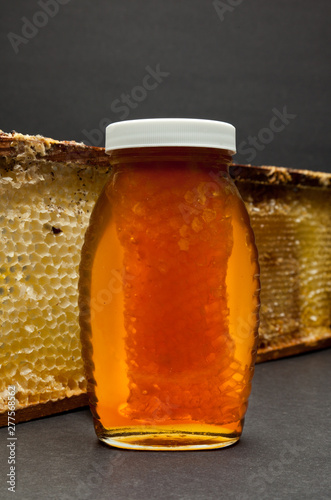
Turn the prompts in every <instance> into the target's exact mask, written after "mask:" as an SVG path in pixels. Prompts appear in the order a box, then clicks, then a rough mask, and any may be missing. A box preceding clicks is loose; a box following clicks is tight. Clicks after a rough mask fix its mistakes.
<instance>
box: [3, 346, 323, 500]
mask: <svg viewBox="0 0 331 500" xmlns="http://www.w3.org/2000/svg"><path fill="white" fill-rule="evenodd" d="M330 362H331V350H330V349H329V350H325V351H320V352H316V353H310V354H306V355H302V356H297V357H294V358H290V359H284V360H278V361H274V362H269V363H264V364H261V365H258V366H257V368H256V374H255V377H254V383H253V392H252V396H251V399H250V407H249V410H248V414H247V419H246V426H245V429H244V433H243V437H242V438H241V440H240V441H239V443H238V444H237V445H235V446H232V447H229V448H225V449H223V450H210V451H191V452H143V451H125V450H117V449H115V448H110V447H107V446H105V445H103V444H101V443H99V442H98V440H97V438H96V436H95V434H94V429H93V425H92V421H91V417H90V414H89V411H88V410H80V411H76V412H71V413H67V414H64V415H59V416H55V417H49V418H44V419H40V420H37V421H33V422H27V423H24V424H20V425H19V426H18V427H17V437H18V447H17V459H18V472H17V493H16V495H15V498H16V499H19V500H21V499H24V500H30V499H31V500H35V499H37V498H38V499H41V500H44V499H45V500H47V499H56V500H69V499H96V500H103V499H114V500H115V499H116V500H122V499H123V500H131V499H132V500H149V499H152V500H154V499H157V500H158V499H165V500H166V499H176V500H177V499H178V500H179V499H185V500H186V499H187V500H202V499H208V500H209V499H211V500H213V499H215V500H216V499H217V500H220V499H230V500H231V499H234V500H244V499H264V498H268V499H312V498H313V499H319V500H320V499H322V500H327V499H329V498H330V491H331V480H330V473H329V472H330V470H329V467H330V459H331V452H330V450H331V442H330V416H331V415H330V402H331V401H330V399H331V398H330ZM6 437H7V429H6V428H3V429H1V430H0V442H1V452H2V456H3V459H2V462H1V480H2V484H1V490H0V497H1V498H3V499H7V498H14V497H13V494H6V487H5V475H6V473H7V468H8V466H7V464H6V463H5V461H6V451H4V450H5V443H6ZM3 452H4V453H3Z"/></svg>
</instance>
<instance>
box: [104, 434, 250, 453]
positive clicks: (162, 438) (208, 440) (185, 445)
mask: <svg viewBox="0 0 331 500" xmlns="http://www.w3.org/2000/svg"><path fill="white" fill-rule="evenodd" d="M98 438H99V439H100V441H102V442H103V443H105V444H107V445H109V446H114V447H116V448H124V449H129V450H152V451H153V450H154V451H157V450H160V451H162V450H163V451H177V450H178V451H184V450H207V449H215V448H225V447H226V446H231V445H233V444H235V443H236V442H237V441H238V440H239V438H240V436H239V435H232V436H230V435H229V436H223V435H208V434H207V433H202V434H198V433H185V432H178V431H177V432H166V433H163V432H162V433H161V432H142V433H137V432H135V433H125V434H122V435H116V436H114V433H112V432H107V430H105V432H103V433H102V434H101V435H98Z"/></svg>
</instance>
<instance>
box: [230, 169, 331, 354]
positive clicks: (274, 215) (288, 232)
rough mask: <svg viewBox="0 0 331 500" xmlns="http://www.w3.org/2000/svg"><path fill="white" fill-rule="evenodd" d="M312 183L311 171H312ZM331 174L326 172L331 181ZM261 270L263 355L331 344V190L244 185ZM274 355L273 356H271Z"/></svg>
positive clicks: (279, 185)
mask: <svg viewBox="0 0 331 500" xmlns="http://www.w3.org/2000/svg"><path fill="white" fill-rule="evenodd" d="M306 177H307V178H306V179H305V182H306V184H309V172H307V173H306ZM330 177H331V176H327V174H325V176H324V179H325V180H326V181H328V179H330ZM238 188H239V190H240V192H241V195H242V197H243V199H244V201H245V203H246V206H247V208H248V211H249V213H250V218H251V223H252V227H253V230H254V233H255V239H256V244H257V247H258V250H259V262H260V268H261V309H260V327H259V334H260V343H259V355H260V359H261V356H262V353H263V351H265V353H267V352H268V351H269V352H271V351H272V350H283V353H284V350H286V349H288V348H290V347H291V346H292V347H293V346H294V345H295V344H307V345H309V346H310V347H313V346H314V344H317V342H320V343H321V342H324V343H326V344H330V340H331V233H330V227H331V212H330V205H331V190H330V188H329V184H328V182H326V185H325V186H324V187H323V186H318V187H317V186H309V185H306V186H299V185H297V186H293V184H292V185H291V184H287V183H284V182H281V183H278V184H277V185H273V184H272V183H268V184H266V183H256V182H255V181H253V182H245V183H242V182H239V183H238ZM269 357H270V356H269Z"/></svg>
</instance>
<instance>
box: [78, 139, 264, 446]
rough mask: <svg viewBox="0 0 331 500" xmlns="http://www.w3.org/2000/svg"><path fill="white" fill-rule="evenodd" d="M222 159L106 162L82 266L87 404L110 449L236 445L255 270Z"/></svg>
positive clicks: (202, 154) (243, 216)
mask: <svg viewBox="0 0 331 500" xmlns="http://www.w3.org/2000/svg"><path fill="white" fill-rule="evenodd" d="M230 162H231V156H230V155H229V153H228V152H227V151H225V150H222V149H219V150H218V149H216V148H203V147H202V148H199V147H194V148H192V147H145V148H130V149H122V150H118V151H114V152H113V153H112V164H113V170H112V173H111V176H110V178H109V180H108V182H107V184H106V186H105V188H104V190H103V192H102V194H101V196H100V197H99V200H98V202H97V204H96V206H95V208H94V211H93V213H92V216H91V220H90V225H89V228H88V231H87V233H86V237H85V244H84V247H83V251H82V261H81V267H80V323H81V329H82V333H81V337H82V345H83V359H84V362H85V368H86V373H87V379H88V393H89V398H90V405H91V409H92V413H93V417H94V422H95V428H96V432H97V435H98V437H99V438H100V439H101V440H102V441H105V442H106V443H108V444H110V445H113V446H118V447H123V448H132V449H201V448H218V447H223V446H227V445H229V444H232V443H234V442H236V441H237V440H238V439H239V437H240V435H241V432H242V428H243V422H244V416H245V413H246V409H247V402H248V396H249V393H250V389H251V379H252V375H253V366H254V361H255V355H256V345H257V322H258V321H257V317H258V305H259V299H258V291H259V279H258V273H259V269H258V264H257V252H256V247H255V243H254V236H253V232H252V229H251V227H250V223H249V218H248V215H247V211H246V208H245V206H244V203H243V201H242V200H241V198H240V195H239V193H238V191H237V190H236V188H235V186H234V184H233V182H232V180H231V179H230V177H229V175H228V173H227V169H228V166H229V164H230Z"/></svg>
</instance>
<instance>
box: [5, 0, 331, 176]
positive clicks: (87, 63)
mask: <svg viewBox="0 0 331 500" xmlns="http://www.w3.org/2000/svg"><path fill="white" fill-rule="evenodd" d="M38 2H39V3H38ZM60 2H61V4H60ZM42 3H44V4H45V5H48V8H50V7H51V5H52V6H53V7H52V10H53V11H54V12H55V10H58V12H57V13H55V14H45V8H42V7H41V4H42ZM214 3H215V2H213V0H190V1H183V0H142V1H137V0H120V1H119V0H118V1H115V0H98V1H94V0H38V1H37V0H28V1H27V0H15V1H13V2H8V1H4V0H2V1H1V20H0V34H1V70H2V71H1V72H2V76H1V80H0V96H1V108H0V113H1V114H0V128H2V129H3V130H5V131H11V130H12V129H15V130H16V131H19V132H22V133H30V134H37V133H40V134H43V135H46V136H50V137H53V138H56V139H76V140H82V141H84V142H86V143H90V144H94V145H103V130H104V126H105V124H106V123H109V122H113V121H118V120H120V119H123V118H124V117H125V118H127V119H135V118H146V117H197V118H209V119H216V120H224V121H229V122H230V123H233V124H234V125H235V126H236V128H237V144H238V146H240V148H239V149H240V151H241V154H238V155H237V156H236V157H235V160H236V161H237V162H242V163H250V162H251V163H253V164H258V165H260V164H269V165H270V164H272V165H281V166H287V167H292V168H305V169H312V170H322V171H331V167H330V162H329V159H330V156H331V155H330V140H329V139H330V122H329V104H330V88H331V78H330V60H331V57H330V56H331V30H330V29H329V27H330V19H331V16H330V14H331V2H330V1H329V0H314V1H313V2H312V1H311V0H291V1H290V2H289V1H288V0H274V1H272V2H267V1H266V0H224V2H221V1H219V7H218V9H216V8H215V5H214ZM222 3H223V4H227V5H228V7H227V8H226V10H224V14H222V7H221V6H220V5H221V4H222ZM54 5H55V7H54ZM54 9H55V10H54ZM40 12H43V14H40ZM29 22H30V23H32V25H34V26H36V25H37V27H33V26H32V27H31V24H30V26H29V28H28V29H27V24H28V23H29ZM38 25H39V27H38ZM9 33H11V35H9V37H8V34H9ZM17 35H18V36H21V37H22V38H24V40H23V41H22V40H18V39H17V38H15V36H17ZM14 45H15V46H16V51H15V50H14V47H13V46H14ZM157 65H159V66H160V69H161V71H162V72H165V73H169V74H168V76H164V77H163V78H162V82H159V83H158V84H157V85H156V88H155V89H153V90H151V89H150V90H144V89H143V90H142V89H141V88H140V89H139V88H138V90H137V87H139V86H140V87H141V85H142V84H143V82H144V77H145V76H146V75H147V73H148V70H147V69H146V68H147V67H148V66H149V67H150V68H152V69H155V68H156V67H157ZM151 84H152V80H151V79H150V80H149V85H151ZM122 94H129V95H132V94H133V95H134V96H135V97H136V98H137V99H136V98H134V99H133V100H131V102H132V104H131V106H132V108H129V107H128V106H126V111H125V108H123V107H122V108H120V102H119V101H120V100H121V99H122ZM131 99H132V98H131ZM284 108H285V109H286V110H287V112H288V113H290V114H291V115H295V116H296V117H295V118H294V117H293V116H292V118H290V119H289V120H288V123H286V124H284V126H283V127H282V128H283V130H281V131H278V132H272V131H270V120H271V119H272V117H273V116H274V111H273V110H275V109H276V110H278V111H279V112H280V113H281V112H283V110H284ZM275 120H276V119H275ZM100 121H101V124H100ZM276 125H277V126H280V125H281V122H280V121H279V119H278V121H276ZM92 131H93V132H92ZM249 136H252V137H254V136H255V137H260V138H262V142H261V140H260V139H258V145H257V146H254V147H253V148H252V149H250V150H249V151H248V149H247V142H248V140H249ZM263 141H264V144H263ZM245 143H246V144H245ZM259 149H260V150H259Z"/></svg>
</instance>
